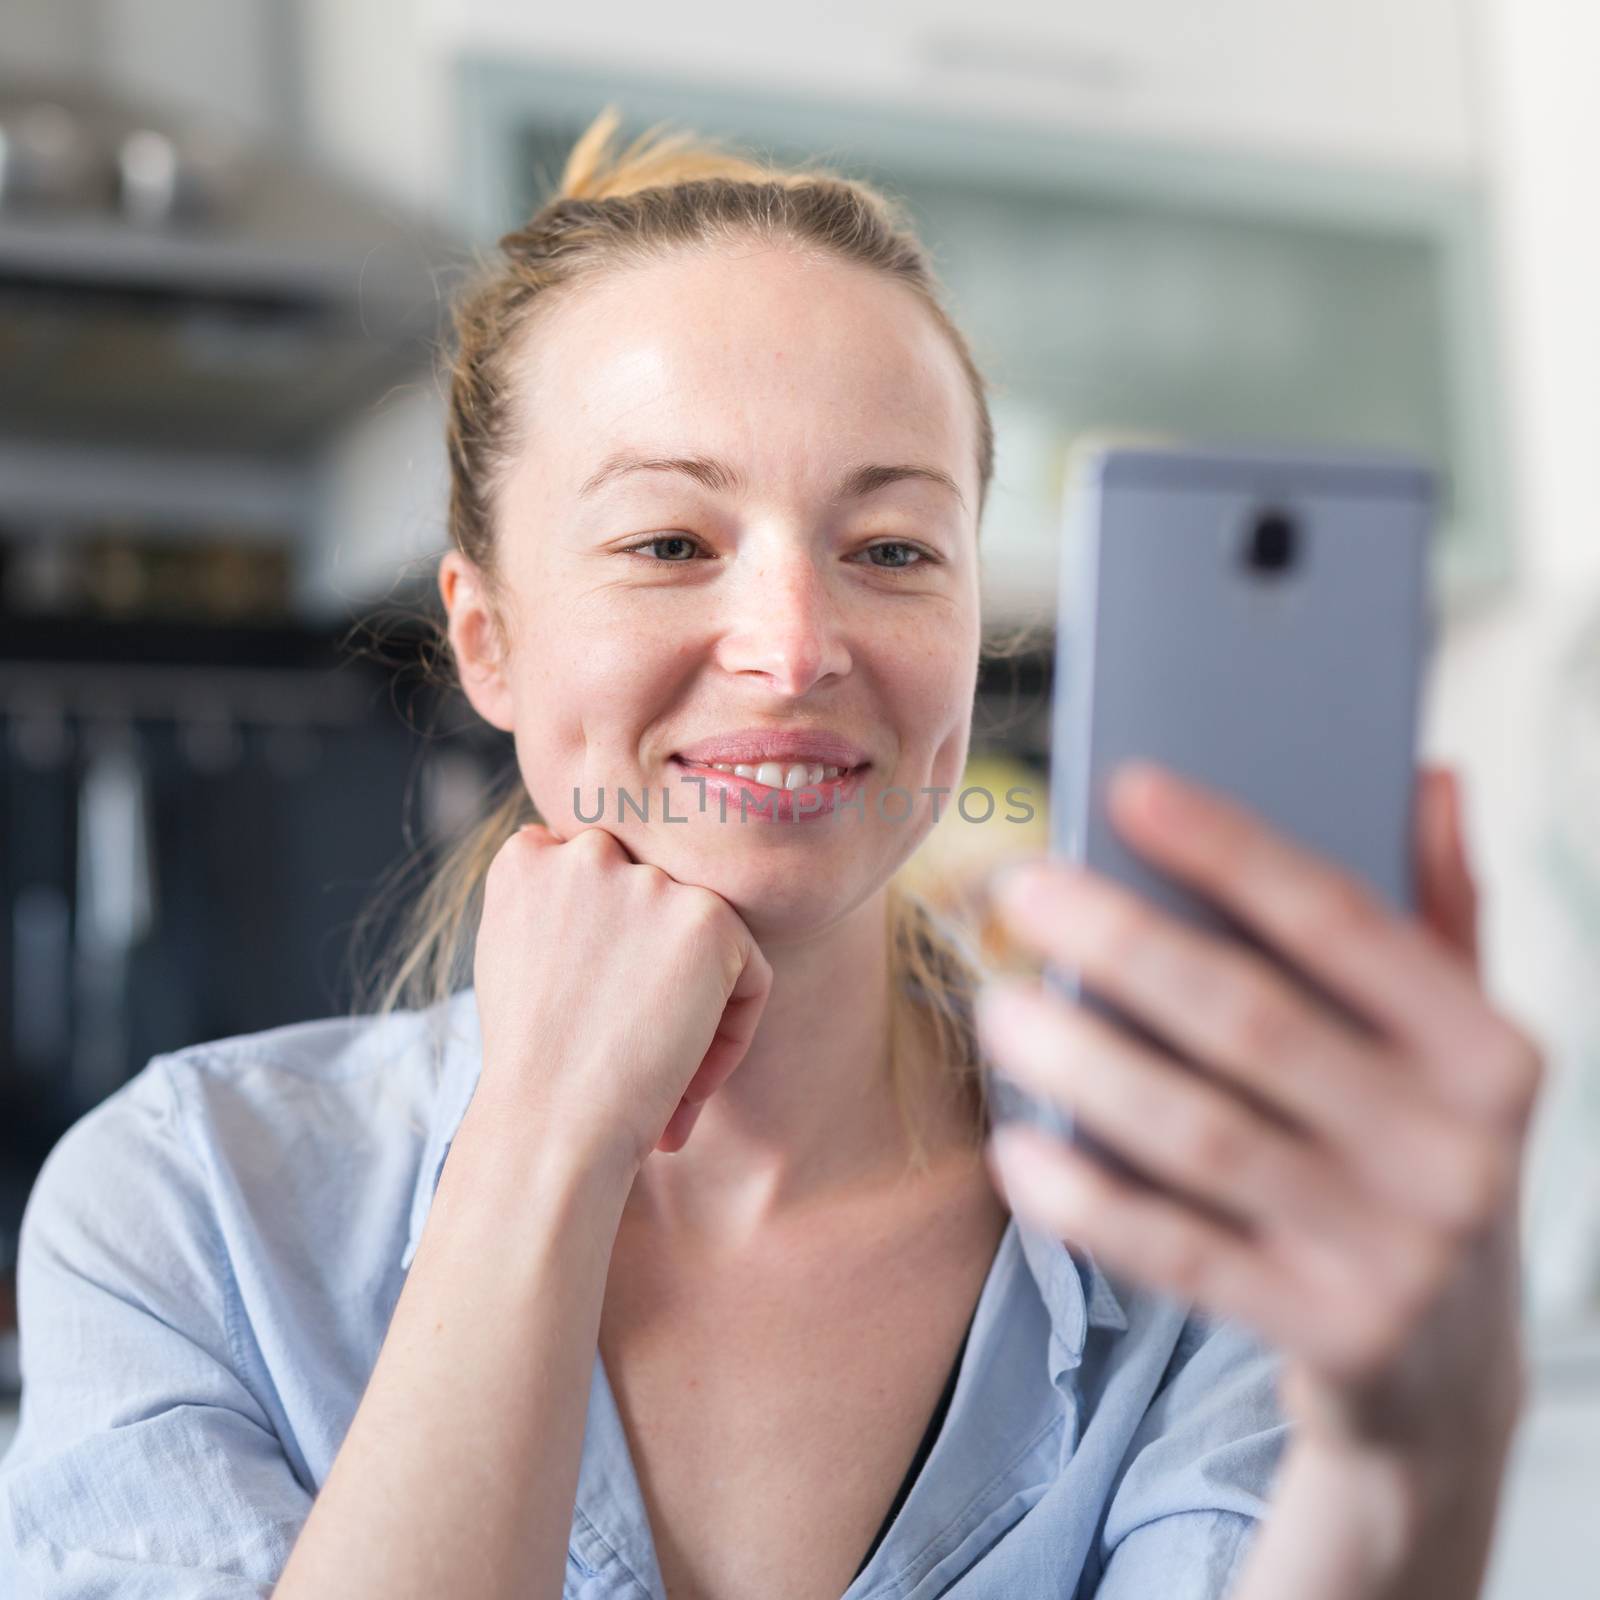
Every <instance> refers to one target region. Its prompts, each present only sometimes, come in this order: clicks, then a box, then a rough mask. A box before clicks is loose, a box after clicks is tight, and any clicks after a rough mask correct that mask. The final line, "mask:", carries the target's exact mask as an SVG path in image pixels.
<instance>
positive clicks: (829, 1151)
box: [629, 891, 953, 1247]
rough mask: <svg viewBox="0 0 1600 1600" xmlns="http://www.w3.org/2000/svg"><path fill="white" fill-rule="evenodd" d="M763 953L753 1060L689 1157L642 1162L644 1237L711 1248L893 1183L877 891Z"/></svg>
mask: <svg viewBox="0 0 1600 1600" xmlns="http://www.w3.org/2000/svg"><path fill="white" fill-rule="evenodd" d="M761 947H762V951H763V952H764V954H765V955H766V957H767V959H768V961H769V962H770V963H771V965H772V972H773V983H772V992H771V994H770V996H769V997H768V1000H767V1005H766V1009H765V1010H764V1011H763V1012H762V1015H761V1023H760V1026H759V1027H758V1028H757V1030H756V1035H755V1038H754V1039H753V1040H752V1041H751V1044H750V1049H749V1051H748V1052H747V1054H746V1055H745V1058H744V1060H743V1061H742V1062H740V1064H739V1066H738V1067H737V1068H736V1069H735V1070H734V1073H733V1076H732V1077H730V1078H729V1079H728V1081H727V1082H726V1083H725V1084H724V1085H723V1086H722V1088H721V1089H719V1090H718V1091H717V1093H716V1094H715V1095H713V1096H712V1097H711V1099H710V1100H708V1101H707V1102H706V1106H705V1109H704V1110H703V1111H702V1112H701V1114H700V1118H699V1120H698V1121H697V1122H696V1123H695V1127H694V1132H693V1134H691V1135H690V1138H689V1142H688V1144H686V1145H685V1146H684V1148H683V1149H682V1150H679V1151H677V1152H675V1153H673V1154H670V1155H667V1154H663V1153H662V1152H661V1151H659V1150H658V1151H655V1152H654V1153H653V1154H651V1155H650V1156H649V1157H648V1158H647V1159H646V1161H645V1163H644V1165H643V1166H642V1167H641V1169H640V1171H639V1176H638V1178H637V1180H636V1181H635V1184H634V1188H633V1193H632V1196H631V1197H630V1200H629V1209H630V1210H631V1211H632V1212H634V1213H635V1215H637V1216H638V1217H640V1218H641V1219H642V1218H645V1217H648V1218H649V1220H650V1221H651V1223H652V1225H654V1226H657V1227H661V1228H665V1229H668V1230H673V1231H678V1230H681V1231H682V1232H683V1233H684V1234H686V1235H692V1236H695V1237H697V1238H699V1239H701V1240H703V1241H706V1242H709V1243H712V1244H713V1245H715V1246H718V1247H721V1246H724V1245H726V1246H730V1247H737V1246H738V1245H739V1244H740V1243H741V1242H746V1241H748V1240H750V1239H753V1238H754V1237H756V1236H757V1235H758V1234H760V1233H762V1232H764V1231H767V1230H769V1229H770V1228H771V1227H772V1226H773V1225H774V1224H775V1223H776V1222H778V1221H780V1220H783V1219H787V1218H789V1217H791V1216H792V1215H794V1214H795V1213H797V1212H798V1211H799V1210H800V1209H801V1208H802V1207H811V1206H814V1205H818V1204H823V1203H827V1202H830V1201H839V1200H844V1199H846V1198H848V1197H851V1196H855V1195H859V1194H861V1193H863V1192H865V1191H866V1190H868V1189H871V1188H873V1187H875V1186H876V1185H878V1184H881V1183H892V1182H893V1181H894V1179H895V1178H896V1177H897V1176H898V1175H899V1174H900V1173H901V1172H902V1171H903V1170H904V1167H905V1162H906V1159H907V1155H908V1146H907V1143H906V1135H905V1132H904V1129H903V1126H902V1123H901V1119H900V1115H899V1111H898V1109H897V1107H896V1104H895V1099H894V1093H893V1086H892V1080H891V1078H890V1070H889V1021H890V1004H891V989H890V976H889V945H888V927H887V923H886V902H885V897H884V892H883V891H880V892H879V893H877V894H875V895H873V896H872V897H871V898H870V899H869V900H867V901H865V902H864V903H863V904H862V905H860V906H858V907H857V908H856V909H855V910H854V911H852V912H851V913H850V914H849V915H848V916H847V917H846V918H845V919H844V920H843V921H841V922H837V923H834V924H833V925H832V926H830V927H828V928H826V929H824V930H822V931H820V932H819V933H816V934H813V935H810V936H808V937H807V938H805V939H802V940H796V941H793V942H788V943H785V942H783V941H779V940H771V941H769V940H765V939H764V940H763V941H762V946H761ZM952 1109H953V1108H952Z"/></svg>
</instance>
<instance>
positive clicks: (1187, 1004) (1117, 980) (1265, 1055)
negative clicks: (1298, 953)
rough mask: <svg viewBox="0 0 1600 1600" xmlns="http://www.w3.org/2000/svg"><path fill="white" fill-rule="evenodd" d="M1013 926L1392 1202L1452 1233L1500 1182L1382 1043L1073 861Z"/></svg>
mask: <svg viewBox="0 0 1600 1600" xmlns="http://www.w3.org/2000/svg"><path fill="white" fill-rule="evenodd" d="M1035 881H1036V884H1037V889H1036V892H1035V893H1033V894H1032V895H1027V896H1024V895H1015V896H1012V895H1010V894H1007V895H1006V897H1005V899H1004V902H1003V903H1004V905H1005V908H1006V916H1007V922H1008V925H1010V926H1012V927H1014V929H1015V931H1016V932H1017V934H1018V935H1019V937H1021V938H1023V939H1025V940H1027V941H1028V942H1029V943H1032V944H1035V945H1037V947H1038V948H1039V949H1040V951H1041V952H1042V953H1043V954H1044V955H1046V956H1047V957H1048V958H1049V959H1050V960H1051V961H1053V962H1055V963H1056V964H1058V965H1059V966H1062V967H1065V968H1070V969H1072V970H1073V971H1075V972H1077V973H1078V974H1079V975H1080V976H1081V978H1082V979H1083V981H1084V982H1085V983H1086V984H1087V985H1088V987H1089V988H1090V989H1091V990H1093V991H1094V992H1095V993H1096V994H1098V995H1100V996H1103V997H1104V998H1106V999H1108V1000H1110V1001H1111V1002H1113V1003H1114V1004H1115V1005H1117V1006H1119V1007H1120V1008H1121V1009H1122V1010H1124V1011H1125V1012H1127V1013H1128V1014H1129V1015H1130V1016H1133V1017H1135V1018H1136V1019H1137V1020H1139V1021H1140V1022H1142V1023H1145V1024H1147V1025H1148V1026H1149V1027H1151V1028H1152V1029H1153V1030H1154V1031H1155V1032H1157V1033H1159V1034H1160V1035H1161V1036H1162V1037H1163V1038H1164V1039H1166V1040H1167V1041H1168V1042H1169V1043H1170V1044H1171V1045H1172V1046H1173V1047H1174V1048H1175V1049H1177V1050H1179V1051H1180V1052H1182V1053H1183V1054H1185V1055H1187V1056H1188V1057H1190V1058H1191V1059H1193V1060H1196V1061H1198V1062H1200V1063H1201V1064H1202V1065H1204V1066H1206V1067H1208V1068H1209V1069H1211V1070H1212V1071H1213V1072H1214V1073H1216V1074H1218V1075H1220V1076H1222V1077H1224V1078H1225V1079H1227V1080H1228V1081H1229V1082H1230V1083H1233V1084H1236V1085H1238V1086H1239V1087H1240V1088H1241V1089H1243V1090H1245V1091H1246V1092H1247V1093H1248V1094H1249V1095H1250V1096H1251V1097H1252V1098H1254V1099H1255V1100H1257V1101H1259V1102H1261V1103H1262V1104H1264V1105H1266V1106H1268V1107H1269V1108H1271V1109H1272V1110H1273V1111H1274V1112H1276V1113H1278V1114H1279V1115H1281V1116H1282V1117H1283V1118H1285V1119H1286V1120H1287V1121H1289V1122H1290V1123H1292V1124H1294V1125H1295V1126H1297V1127H1299V1128H1301V1129H1304V1130H1305V1131H1307V1132H1309V1133H1312V1134H1314V1135H1315V1136H1316V1137H1318V1138H1319V1139H1321V1140H1322V1141H1324V1142H1326V1143H1327V1144H1328V1145H1329V1146H1330V1147H1331V1148H1332V1149H1334V1150H1336V1151H1337V1152H1338V1153H1339V1155H1340V1156H1341V1157H1342V1158H1343V1159H1344V1160H1345V1161H1346V1162H1348V1163H1349V1164H1350V1166H1351V1167H1352V1169H1353V1170H1354V1171H1355V1172H1356V1173H1357V1175H1358V1176H1359V1179H1360V1181H1361V1182H1362V1183H1363V1184H1364V1185H1365V1186H1366V1187H1367V1188H1369V1189H1370V1190H1371V1191H1372V1192H1373V1193H1374V1194H1375V1195H1377V1196H1379V1197H1380V1198H1381V1199H1382V1200H1383V1201H1384V1202H1385V1203H1387V1204H1394V1205H1399V1206H1401V1207H1403V1208H1404V1209H1406V1210H1408V1211H1412V1212H1415V1213H1416V1214H1417V1215H1419V1216H1425V1217H1430V1218H1432V1219H1434V1220H1436V1221H1439V1222H1443V1223H1445V1224H1447V1225H1453V1224H1454V1223H1455V1222H1456V1221H1457V1219H1459V1218H1460V1217H1462V1216H1464V1215H1466V1214H1468V1213H1469V1212H1470V1211H1471V1208H1472V1206H1473V1204H1474V1201H1475V1198H1476V1197H1477V1196H1478V1195H1479V1194H1480V1193H1481V1192H1482V1189H1483V1187H1484V1185H1485V1184H1486V1183H1488V1182H1490V1181H1491V1177H1490V1175H1487V1174H1485V1173H1484V1172H1483V1171H1482V1170H1481V1168H1482V1166H1483V1164H1484V1163H1483V1158H1482V1155H1481V1152H1480V1150H1479V1140H1478V1138H1477V1135H1476V1132H1475V1130H1473V1129H1470V1128H1466V1127H1462V1126H1460V1125H1458V1123H1457V1122H1456V1120H1455V1119H1453V1118H1451V1117H1449V1116H1447V1115H1444V1114H1442V1112H1441V1109H1440V1108H1439V1107H1438V1105H1437V1104H1436V1103H1435V1097H1434V1096H1433V1095H1431V1094H1430V1093H1429V1092H1428V1090H1427V1088H1426V1086H1425V1085H1423V1084H1421V1083H1419V1082H1417V1080H1416V1079H1415V1077H1414V1076H1413V1075H1412V1074H1410V1073H1408V1072H1407V1071H1405V1070H1403V1063H1402V1062H1400V1061H1399V1060H1398V1059H1397V1058H1396V1057H1395V1055H1394V1053H1393V1051H1392V1050H1391V1049H1390V1048H1389V1047H1388V1046H1387V1045H1386V1044H1384V1043H1383V1042H1382V1041H1376V1040H1372V1039H1367V1038H1358V1037H1357V1036H1356V1035H1355V1034H1354V1033H1353V1032H1352V1031H1351V1030H1350V1029H1349V1028H1348V1027H1346V1026H1345V1025H1344V1024H1343V1023H1342V1022H1340V1021H1339V1019H1338V1018H1336V1017H1334V1016H1333V1015H1332V1014H1331V1013H1328V1012H1326V1011H1324V1010H1321V1009H1319V1008H1318V1007H1317V1006H1316V1005H1315V1004H1314V1003H1313V1002H1312V1001H1311V1000H1310V998H1309V997H1308V996H1307V995H1305V994H1304V992H1303V991H1300V990H1299V989H1298V988H1297V986H1295V985H1294V983H1293V981H1292V979H1290V978H1289V977H1288V976H1286V975H1285V974H1284V973H1282V972H1281V971H1279V970H1277V969H1276V968H1274V967H1272V966H1271V965H1270V964H1269V963H1268V962H1267V961H1266V960H1264V959H1263V958H1262V957H1260V956H1258V955H1256V954H1254V953H1253V952H1251V951H1247V950H1245V949H1243V948H1242V947H1240V946H1238V945H1237V944H1236V943H1234V942H1233V941H1230V940H1226V939H1223V938H1220V937H1218V936H1216V935H1213V934H1209V933H1202V932H1201V931H1199V930H1198V929H1195V928H1192V927H1190V926H1189V925H1188V924H1186V923H1182V922H1179V921H1178V920H1177V919H1176V918H1174V917H1171V916H1168V915H1167V914H1165V913H1163V912H1160V911H1158V910H1156V909H1155V908H1154V907H1153V906H1151V905H1150V904H1149V903H1148V902H1147V901H1145V900H1143V899H1141V898H1140V897H1139V896H1137V895H1135V894H1133V893H1131V892H1130V891H1129V890H1127V889H1124V888H1123V887H1122V886H1121V885H1120V884H1116V883H1113V882H1112V881H1111V880H1109V879H1107V878H1103V877H1100V876H1098V875H1096V874H1094V873H1089V872H1083V871H1080V870H1078V869H1075V868H1073V867H1071V866H1069V865H1068V864H1067V863H1064V862H1052V863H1050V864H1049V870H1048V873H1047V874H1043V875H1040V876H1039V877H1038V878H1037V879H1036V880H1035Z"/></svg>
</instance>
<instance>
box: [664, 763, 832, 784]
mask: <svg viewBox="0 0 1600 1600" xmlns="http://www.w3.org/2000/svg"><path fill="white" fill-rule="evenodd" d="M693 764H694V765H696V766H704V767H710V768H711V769H712V771H714V772H731V773H733V775H734V776H735V777H738V778H749V779H750V781H751V782H752V783H760V784H764V785H765V786H766V787H767V788H769V789H806V788H814V787H815V786H816V785H817V784H819V783H827V782H829V781H830V780H831V779H833V778H837V777H839V776H840V775H841V774H842V773H843V772H844V770H845V769H844V768H843V767H825V766H820V765H817V764H815V763H812V764H807V763H804V762H799V761H797V762H794V763H792V764H791V765H789V766H787V767H785V766H784V765H783V763H782V762H780V761H762V762H760V763H752V762H745V761H738V762H733V763H729V762H726V761H702V762H696V763H693Z"/></svg>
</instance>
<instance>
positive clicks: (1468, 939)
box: [1417, 767, 1478, 972]
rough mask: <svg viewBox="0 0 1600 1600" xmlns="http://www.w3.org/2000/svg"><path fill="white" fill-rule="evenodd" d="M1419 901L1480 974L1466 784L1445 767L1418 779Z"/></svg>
mask: <svg viewBox="0 0 1600 1600" xmlns="http://www.w3.org/2000/svg"><path fill="white" fill-rule="evenodd" d="M1417 899H1418V903H1419V904H1420V906H1421V908H1422V914H1423V917H1424V918H1425V920H1426V921H1427V923H1428V925H1429V926H1430V927H1431V928H1432V929H1433V930H1434V932H1435V933H1437V934H1438V935H1439V937H1440V938H1441V939H1443V940H1444V941H1445V943H1447V944H1448V945H1449V946H1450V947H1451V948H1452V949H1454V950H1456V951H1458V952H1459V953H1460V955H1461V956H1462V958H1463V959H1464V960H1465V961H1466V963H1467V964H1468V966H1470V967H1471V968H1472V969H1473V971H1474V972H1476V971H1477V968H1478V895H1477V887H1476V885H1475V884H1474V882H1473V878H1472V871H1471V868H1470V867H1469V865H1468V863H1467V857H1466V847H1465V843H1464V841H1463V838H1462V823H1461V785H1460V782H1459V780H1458V779H1457V777H1456V775H1455V774H1454V773H1453V772H1451V771H1450V770H1449V769H1448V768H1445V767H1425V768H1423V769H1422V772H1421V774H1420V776H1419V780H1418V794H1417Z"/></svg>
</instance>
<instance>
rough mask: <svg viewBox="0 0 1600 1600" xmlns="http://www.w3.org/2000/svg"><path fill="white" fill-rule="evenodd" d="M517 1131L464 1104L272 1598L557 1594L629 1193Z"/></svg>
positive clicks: (616, 1178) (393, 1599)
mask: <svg viewBox="0 0 1600 1600" xmlns="http://www.w3.org/2000/svg"><path fill="white" fill-rule="evenodd" d="M474 1113H476V1114H477V1115H476V1116H475V1115H474ZM514 1116H515V1113H514V1112H513V1111H510V1110H509V1109H508V1108H506V1107H504V1106H501V1107H499V1108H498V1110H495V1109H490V1108H489V1107H487V1106H486V1103H485V1100H484V1099H483V1098H481V1097H477V1096H475V1098H474V1100H473V1103H472V1105H471V1106H470V1107H469V1109H468V1112H467V1116H466V1118H464V1119H463V1122H462V1124H461V1128H460V1130H459V1131H458V1133H457V1136H456V1139H455V1143H454V1145H453V1146H452V1148H451V1152H450V1155H449V1158H448V1159H447V1160H446V1162H445V1167H444V1170H443V1172H442V1173H441V1176H440V1180H439V1186H438V1190H437V1192H436V1194H435V1197H434V1203H433V1209H432V1210H431V1212H430V1213H429V1217H428V1223H427V1226H426V1228H425V1229H424V1232H423V1237H422V1239H421V1242H420V1243H419V1245H418V1248H417V1253H416V1256H415V1259H414V1260H413V1262H412V1266H411V1271H410V1275H409V1277H408V1279H407V1282H406V1285H405V1288H404V1290H403V1291H402V1293H401V1295H400V1298H399V1301H398V1303H397V1305H396V1307H395V1312H394V1316H393V1318H392V1319H391V1321H390V1324H389V1329H388V1332H387V1334H386V1336H385V1339H384V1342H383V1346H382V1349H381V1350H380V1351H379V1354H378V1359H377V1361H376V1363H375V1365H374V1368H373V1371H372V1375H371V1378H370V1379H369V1382H368V1385H367V1389H366V1392H365V1394H364V1395H363V1397H362V1400H361V1404H360V1406H359V1408H358V1409H357V1411H356V1414H355V1417H354V1419H353V1421H352V1423H351V1426H350V1428H349V1431H348V1432H347V1434H346V1436H345V1439H344V1442H343V1444H342V1446H341V1447H340V1450H339V1453H338V1455H337V1457H336V1458H335V1460H334V1463H333V1466H332V1468H331V1469H330V1472H329V1476H328V1480H327V1482H326V1483H325V1484H324V1485H323V1488H322V1490H321V1493H320V1494H319V1495H318V1497H317V1500H316V1502H315V1504H314V1506H313V1507H312V1510H311V1513H310V1515H309V1517H308V1518H307V1521H306V1524H305V1527H304V1528H303V1529H302V1530H301V1534H300V1538H299V1540H298V1542H297V1543H296V1545H295V1548H294V1550H293V1552H292V1554H291V1557H290V1560H289V1562H288V1565H287V1567H286V1569H285V1571H284V1573H283V1576H282V1578H281V1580H280V1582H279V1584H278V1587H277V1588H276V1590H275V1591H274V1594H275V1600H324V1597H330V1600H331V1597H333V1596H338V1597H339V1600H360V1597H364V1596H374V1597H376V1596H382V1597H384V1600H407V1597H411V1596H416V1597H419V1600H421V1597H427V1600H434V1597H436V1596H438V1595H441V1594H472V1595H475V1596H481V1597H483V1600H496V1597H499V1596H506V1597H510V1596H516V1597H518V1600H526V1597H529V1596H532V1597H536V1600H537V1597H540V1596H548V1597H550V1600H555V1597H556V1596H558V1595H559V1594H560V1592H561V1585H562V1580H563V1575H564V1572H565V1565H566V1551H567V1542H568V1538H569V1534H570V1529H571V1519H572V1507H573V1501H574V1497H575V1495H576V1492H577V1479H578V1467H579V1462H580V1458H581V1455H582V1448H583V1435H584V1425H585V1421H586V1417H587V1411H588V1401H589V1389H590V1382H591V1376H592V1371H593V1364H594V1359H595V1350H596V1342H597V1338H598V1333H599V1323H600V1311H601V1306H602V1302H603V1299H604V1293H605V1283H606V1276H607V1272H608V1269H609V1266H610V1259H611V1251H612V1247H613V1244H614V1242H615V1238H616V1231H617V1226H618V1223H619V1221H620V1218H621V1214H622V1207H623V1204H624V1202H625V1201H626V1198H627V1192H628V1181H626V1180H624V1178H623V1177H622V1176H621V1175H619V1174H617V1173H615V1172H614V1171H613V1170H611V1169H610V1168H608V1167H605V1166H602V1165H596V1164H593V1163H585V1162H583V1161H581V1160H579V1159H577V1158H576V1157H575V1156H568V1155H566V1154H565V1153H562V1152H553V1151H544V1150H540V1149H539V1148H538V1147H537V1145H536V1142H535V1141H534V1140H531V1139H513V1138H511V1137H509V1136H508V1133H507V1131H506V1124H507V1121H508V1118H513V1119H514Z"/></svg>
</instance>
